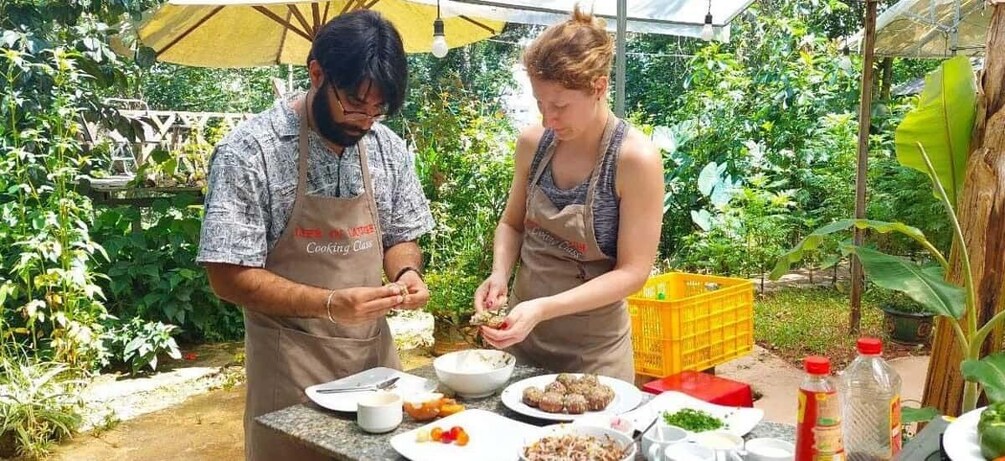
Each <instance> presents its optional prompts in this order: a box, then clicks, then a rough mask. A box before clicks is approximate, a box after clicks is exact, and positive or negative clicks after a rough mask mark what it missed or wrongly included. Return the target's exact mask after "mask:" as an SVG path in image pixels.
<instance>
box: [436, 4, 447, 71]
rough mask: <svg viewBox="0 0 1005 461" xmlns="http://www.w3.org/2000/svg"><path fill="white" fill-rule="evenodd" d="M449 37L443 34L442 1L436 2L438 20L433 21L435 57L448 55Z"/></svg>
mask: <svg viewBox="0 0 1005 461" xmlns="http://www.w3.org/2000/svg"><path fill="white" fill-rule="evenodd" d="M449 50H450V48H448V47H447V37H446V36H445V35H444V34H443V19H441V18H440V1H439V0H436V20H435V21H433V56H436V57H437V58H442V57H444V56H446V55H447V51H449Z"/></svg>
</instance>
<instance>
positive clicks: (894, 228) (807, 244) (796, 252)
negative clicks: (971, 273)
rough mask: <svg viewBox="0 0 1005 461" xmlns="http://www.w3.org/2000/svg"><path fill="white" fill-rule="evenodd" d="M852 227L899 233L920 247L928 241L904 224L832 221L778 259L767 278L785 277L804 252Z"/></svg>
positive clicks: (870, 220)
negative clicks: (831, 235)
mask: <svg viewBox="0 0 1005 461" xmlns="http://www.w3.org/2000/svg"><path fill="white" fill-rule="evenodd" d="M852 226H854V227H858V228H859V229H872V230H874V231H876V232H879V233H880V234H886V233H889V232H899V233H901V234H904V235H906V236H908V237H910V238H911V239H913V240H914V241H916V242H918V243H920V244H922V245H926V244H928V239H926V238H925V234H924V233H923V232H921V230H920V229H918V228H917V227H914V226H908V225H907V224H904V223H899V222H887V221H876V220H872V219H842V220H840V221H834V222H832V223H830V224H828V225H826V226H823V227H820V228H818V229H817V230H815V231H813V232H811V233H810V235H807V236H806V237H805V238H803V240H802V241H801V242H799V244H798V245H796V246H795V247H793V248H792V249H791V250H789V251H788V252H787V253H785V254H783V255H782V256H781V257H779V258H778V262H777V263H776V264H775V268H774V270H772V271H771V275H770V276H769V278H771V280H778V278H779V277H781V276H783V275H785V274H786V273H787V272H788V271H789V268H790V267H792V264H795V263H797V262H799V261H800V260H802V259H803V255H804V253H805V252H807V251H813V250H816V249H817V248H819V247H820V245H821V244H823V243H824V241H825V240H826V239H827V236H828V235H830V234H833V233H835V232H840V231H843V230H848V229H850V228H852ZM929 245H930V244H929Z"/></svg>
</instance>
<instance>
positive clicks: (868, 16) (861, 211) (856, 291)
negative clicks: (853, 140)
mask: <svg viewBox="0 0 1005 461" xmlns="http://www.w3.org/2000/svg"><path fill="white" fill-rule="evenodd" d="M876 1H877V0H868V1H867V2H866V9H865V50H864V52H863V58H862V101H861V106H860V107H859V111H858V170H857V172H856V175H855V219H865V186H866V180H867V176H866V173H867V172H868V166H869V127H870V126H871V125H872V85H873V82H872V74H873V62H872V61H873V55H874V54H875V49H874V48H875V45H876ZM864 234H865V231H864V230H863V229H860V228H858V227H857V226H856V227H855V245H856V246H861V245H862V242H863V240H864V239H865V235H864ZM862 275H863V274H862V262H861V261H859V259H858V256H856V255H854V254H853V255H852V257H851V315H850V317H849V319H848V329H849V331H850V332H851V334H853V335H857V334H858V332H859V328H860V326H861V323H862V288H863V287H862V285H863V282H864V279H863V277H862Z"/></svg>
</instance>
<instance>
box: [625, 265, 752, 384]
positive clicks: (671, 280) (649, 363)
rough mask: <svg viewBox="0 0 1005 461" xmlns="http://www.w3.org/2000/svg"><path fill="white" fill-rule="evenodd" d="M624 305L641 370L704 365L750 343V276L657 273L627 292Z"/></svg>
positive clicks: (658, 373) (664, 371)
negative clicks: (643, 284) (635, 288)
mask: <svg viewBox="0 0 1005 461" xmlns="http://www.w3.org/2000/svg"><path fill="white" fill-rule="evenodd" d="M661 294H662V298H663V299H662V300H661V299H659V298H660V297H661V296H660V295H661ZM628 311H629V312H630V313H631V316H632V343H633V347H634V356H635V372H636V373H638V374H640V375H646V376H655V377H664V376H669V375H672V374H675V373H678V372H680V371H684V370H697V371H700V370H705V369H708V368H711V367H714V366H716V365H719V364H721V363H724V362H727V361H729V360H732V359H734V358H736V357H739V356H741V355H744V354H747V353H749V352H750V351H751V350H752V349H753V347H754V284H753V282H751V281H749V280H745V279H738V278H730V277H716V276H712V275H698V274H687V273H683V272H670V273H666V274H662V275H658V276H656V277H651V278H650V279H649V280H648V281H646V285H645V287H643V288H642V291H640V292H639V293H636V294H635V295H634V296H631V297H629V298H628Z"/></svg>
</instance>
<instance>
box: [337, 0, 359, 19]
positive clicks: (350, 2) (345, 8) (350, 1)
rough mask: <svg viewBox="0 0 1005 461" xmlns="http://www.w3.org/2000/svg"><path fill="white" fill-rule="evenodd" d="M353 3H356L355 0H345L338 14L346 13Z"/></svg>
mask: <svg viewBox="0 0 1005 461" xmlns="http://www.w3.org/2000/svg"><path fill="white" fill-rule="evenodd" d="M354 4H356V0H348V1H347V2H345V6H343V7H342V11H341V12H339V16H341V15H343V14H346V12H348V11H349V10H351V9H352V6H353V5H354Z"/></svg>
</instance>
